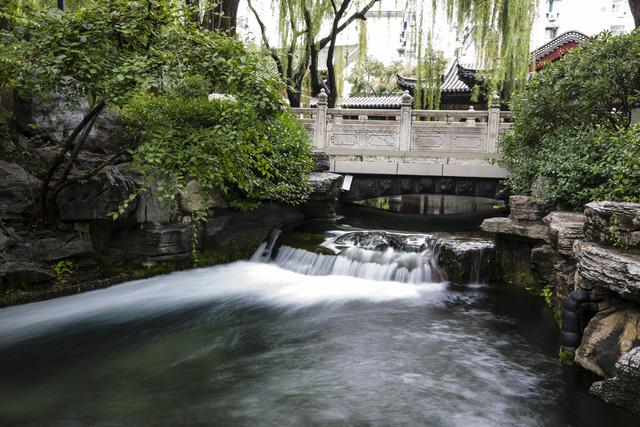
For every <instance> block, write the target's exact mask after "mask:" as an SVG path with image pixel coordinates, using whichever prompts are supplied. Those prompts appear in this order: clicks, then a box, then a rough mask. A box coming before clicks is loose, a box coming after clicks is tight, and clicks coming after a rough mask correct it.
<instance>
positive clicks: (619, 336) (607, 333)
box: [575, 301, 640, 378]
mask: <svg viewBox="0 0 640 427" xmlns="http://www.w3.org/2000/svg"><path fill="white" fill-rule="evenodd" d="M639 345H640V308H639V307H638V306H637V305H635V304H633V303H629V302H624V301H618V302H616V303H613V304H611V305H610V306H609V307H608V308H606V309H604V310H602V311H600V312H599V313H598V314H596V315H595V316H594V317H593V318H592V319H591V321H590V322H589V324H588V325H587V327H586V329H585V330H584V334H583V337H582V342H581V344H580V346H579V347H578V349H577V351H576V357H575V361H576V362H577V363H578V364H580V365H581V366H582V367H583V368H585V369H588V370H590V371H592V372H594V373H596V374H597V375H600V376H601V377H605V378H609V377H612V376H614V375H615V363H616V361H617V360H618V359H619V358H620V357H621V356H622V355H623V354H625V353H627V352H628V351H630V350H631V349H632V348H633V347H637V346H639Z"/></svg>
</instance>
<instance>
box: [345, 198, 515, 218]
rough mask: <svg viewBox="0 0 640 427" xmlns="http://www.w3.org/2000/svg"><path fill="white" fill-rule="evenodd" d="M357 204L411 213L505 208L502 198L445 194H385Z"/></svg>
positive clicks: (432, 213)
mask: <svg viewBox="0 0 640 427" xmlns="http://www.w3.org/2000/svg"><path fill="white" fill-rule="evenodd" d="M355 204H356V205H360V206H364V207H368V208H374V209H382V210H386V211H391V212H398V213H404V214H411V215H457V214H474V213H489V212H493V211H499V210H501V209H504V207H505V205H504V202H503V201H501V200H496V199H490V198H484V197H472V196H454V195H444V194H409V195H404V196H385V197H376V198H373V199H366V200H361V201H358V202H355Z"/></svg>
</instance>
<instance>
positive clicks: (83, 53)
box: [3, 0, 309, 214]
mask: <svg viewBox="0 0 640 427" xmlns="http://www.w3.org/2000/svg"><path fill="white" fill-rule="evenodd" d="M183 16H184V15H183V14H182V13H181V11H180V10H179V8H178V7H177V6H176V4H175V2H174V1H172V0H113V1H109V2H92V3H91V4H90V5H89V6H88V7H83V8H78V9H74V10H70V11H69V12H67V13H62V12H56V11H53V12H52V11H33V13H32V15H31V16H30V19H28V20H26V21H24V22H23V23H21V24H19V25H18V26H17V27H16V28H15V29H13V30H12V31H11V33H8V32H6V31H5V32H4V33H3V36H7V37H8V39H7V40H10V43H9V45H8V46H7V47H8V49H9V50H10V51H11V57H12V62H11V67H12V69H13V71H15V72H14V73H13V74H12V76H15V77H14V78H13V81H12V82H11V84H12V85H13V86H15V88H16V90H17V91H18V93H19V94H21V95H22V96H25V97H40V98H46V97H47V96H48V95H50V94H51V93H59V94H63V95H64V96H65V97H67V98H70V99H72V98H76V99H78V98H81V97H86V98H87V99H88V101H89V104H90V109H89V111H88V113H87V114H86V115H85V116H84V118H83V119H82V121H81V122H80V123H79V124H78V126H77V127H76V128H75V129H74V130H73V132H72V133H71V134H70V135H69V136H68V137H67V138H66V139H65V140H64V141H54V142H55V143H56V144H57V145H58V147H59V150H58V154H57V155H56V156H55V158H54V160H53V161H52V162H51V164H50V165H49V167H48V170H47V171H46V173H45V174H44V176H43V184H42V190H41V193H40V196H39V199H40V208H41V213H43V214H44V213H45V212H49V213H50V211H51V210H50V209H48V207H49V206H50V201H51V200H52V199H53V197H54V196H55V195H56V194H57V193H58V192H59V191H60V190H61V189H62V188H64V187H65V186H68V185H69V184H70V183H73V182H76V181H78V180H84V179H88V178H89V177H91V176H92V175H93V174H95V173H97V172H99V171H100V170H101V169H102V168H104V167H105V166H106V165H107V164H109V163H111V162H114V161H116V160H117V159H118V157H119V155H120V153H118V154H116V155H115V156H113V157H112V158H110V159H108V160H107V161H106V162H105V163H103V164H101V165H99V166H98V167H96V168H95V169H93V170H91V171H88V172H86V173H83V174H81V175H78V174H77V173H74V174H72V171H75V159H76V158H77V157H78V155H79V153H80V151H81V150H82V146H83V144H84V142H85V140H86V138H87V135H88V133H89V131H90V130H91V127H92V126H93V124H94V123H95V120H96V118H97V117H98V115H99V114H101V112H103V111H104V109H105V108H107V107H112V108H116V109H117V108H121V107H124V108H125V111H131V110H132V108H133V109H134V110H135V108H134V107H132V106H131V105H133V106H138V107H139V108H138V110H139V111H140V112H144V111H146V110H145V108H144V106H146V105H153V106H158V110H159V111H166V110H163V109H162V108H160V107H161V105H159V104H158V101H154V100H153V99H154V98H153V97H154V96H155V97H163V96H165V95H166V93H168V92H170V91H174V92H171V93H173V94H174V95H172V96H173V97H174V98H177V97H176V96H175V88H176V87H178V86H179V84H180V82H183V81H186V80H189V79H190V78H198V79H200V80H201V83H202V84H201V87H200V91H199V92H198V95H199V96H205V95H206V94H207V93H210V92H221V93H226V94H229V95H232V96H234V97H235V99H236V102H235V103H223V104H220V105H222V106H220V105H218V103H212V107H211V108H213V107H214V106H217V107H218V110H214V111H212V110H211V109H207V108H205V107H206V106H208V105H209V104H207V102H208V101H206V97H205V98H204V100H205V101H204V102H200V103H195V104H194V108H190V107H189V106H188V105H187V104H188V102H187V101H185V102H187V104H185V102H183V103H182V104H181V106H182V107H183V113H184V115H185V122H186V121H187V117H188V118H189V120H191V121H192V122H197V121H198V120H201V121H202V126H201V127H203V129H202V130H203V133H202V135H201V136H200V140H201V141H202V138H205V137H207V136H210V137H212V138H214V137H215V138H217V139H216V140H212V141H209V142H208V143H207V144H208V145H206V144H205V145H202V149H203V150H202V151H200V152H199V151H197V150H193V151H190V152H189V153H190V155H191V156H193V162H199V161H200V162H202V164H205V163H206V162H205V161H204V159H205V158H211V157H216V156H222V154H221V153H222V151H218V149H217V148H216V147H217V145H216V141H218V140H219V141H223V139H221V138H222V137H221V135H222V134H220V133H219V132H220V129H225V131H226V140H227V141H228V140H229V139H231V140H233V141H231V142H229V144H231V145H232V146H233V144H236V146H238V147H244V148H243V149H246V150H250V148H249V147H248V145H250V143H251V142H254V143H256V147H261V144H263V145H264V144H266V146H269V144H271V146H270V147H271V148H270V149H271V151H272V152H278V149H279V148H278V147H279V142H278V140H279V138H280V136H278V132H284V133H286V134H288V135H289V136H287V138H288V139H287V141H289V142H290V144H289V148H287V149H286V150H285V151H286V152H290V153H291V156H292V164H295V165H296V167H297V170H296V171H295V173H296V175H295V177H296V178H299V177H300V176H301V175H304V174H305V173H306V172H308V170H309V164H308V159H307V157H305V156H306V155H307V154H308V141H307V138H306V134H303V133H302V132H301V129H302V128H301V127H300V125H298V127H295V126H296V124H295V123H293V122H290V121H287V120H288V119H287V116H286V111H285V104H284V102H283V100H282V98H281V96H280V94H279V92H278V90H279V88H280V87H281V82H280V81H279V79H278V77H277V76H275V75H272V74H270V73H269V72H268V70H265V67H264V62H263V58H262V57H260V56H256V55H253V54H250V53H249V52H247V51H246V50H245V49H244V47H243V46H242V45H241V44H240V43H239V42H238V41H237V40H235V39H233V38H229V37H225V36H223V35H221V34H218V33H216V32H211V31H208V30H205V29H203V28H202V26H200V25H195V24H194V23H192V22H191V21H190V20H188V19H183ZM7 56H9V55H8V54H7ZM149 97H151V98H149ZM179 98H180V99H187V100H188V101H191V98H190V96H186V95H185V96H181V97H179ZM162 99H163V100H164V101H166V102H167V103H169V104H170V105H169V106H170V107H171V108H173V110H170V111H167V113H166V114H167V117H165V118H164V119H166V120H167V123H174V124H175V125H176V126H175V127H176V130H175V131H173V132H171V129H166V130H167V132H166V133H165V134H164V136H163V137H162V138H160V137H158V138H154V135H156V136H157V135H158V134H157V133H155V132H156V131H157V126H156V124H158V123H159V121H158V120H156V121H154V120H151V119H149V120H147V122H146V123H147V124H148V125H149V126H150V129H149V132H148V133H147V131H146V130H145V129H144V128H135V123H134V122H133V121H129V123H130V124H132V127H133V128H135V129H136V132H135V133H134V134H133V135H132V136H133V139H132V142H133V145H132V147H130V150H132V151H130V152H131V154H132V155H133V157H134V158H135V159H138V161H137V164H138V166H140V168H141V172H142V173H143V175H144V174H147V175H148V176H147V178H149V179H148V180H147V182H150V181H152V180H154V179H156V178H158V177H160V176H169V177H173V178H175V179H173V181H171V182H170V183H169V186H170V187H171V188H172V189H173V190H176V189H178V188H179V187H180V185H183V184H184V183H185V182H186V181H188V180H190V179H195V180H196V181H199V180H201V181H202V183H201V184H202V186H203V187H204V188H205V189H208V188H209V184H211V185H213V183H214V180H212V179H210V178H209V177H208V175H206V171H204V170H203V169H201V168H200V169H199V168H191V167H187V166H186V165H185V164H184V163H182V162H174V163H171V162H169V163H163V162H161V163H159V164H155V169H152V168H145V167H144V166H145V165H147V164H149V163H148V162H152V161H153V159H154V158H158V155H155V157H154V154H153V149H150V148H149V147H153V146H154V144H157V147H156V148H158V149H160V147H162V146H163V144H164V145H166V144H169V143H173V144H175V147H173V148H174V149H176V150H179V149H180V147H181V144H182V142H183V141H182V139H181V138H183V137H185V135H186V134H185V132H187V130H185V129H187V128H188V129H189V131H190V132H194V133H197V131H198V129H200V128H199V127H198V126H196V125H194V126H192V127H188V126H186V125H185V126H184V128H183V129H180V126H178V124H179V123H180V120H179V119H178V118H177V117H175V116H172V114H174V112H175V111H176V110H177V109H178V107H177V106H176V105H174V104H171V103H170V101H171V99H170V98H166V96H165V98H162ZM214 104H215V105H214ZM222 110H224V114H223V111H222ZM136 111H137V110H136ZM212 112H217V113H220V118H219V119H218V121H217V122H215V123H214V122H211V121H207V120H206V118H205V117H198V114H201V115H206V114H210V113H212ZM234 113H237V114H245V115H246V117H250V118H251V120H252V121H253V124H254V128H249V127H246V126H245V127H243V128H241V129H240V130H237V131H233V124H234V123H237V122H236V121H234V120H235V119H234ZM158 114H159V113H158ZM153 117H158V116H157V115H156V116H153ZM171 120H173V122H171ZM160 121H162V119H160ZM205 127H214V128H216V129H218V130H217V131H216V132H213V131H211V129H206V130H207V132H209V133H207V132H204V130H205V129H204V128H205ZM178 130H180V132H178ZM163 132H164V129H163ZM170 136H171V137H170ZM194 138H195V136H194ZM265 141H269V144H267V143H266V142H265ZM203 144H204V142H203ZM220 144H221V146H222V145H223V143H222V142H220ZM243 144H247V146H245V145H243ZM296 144H297V145H296ZM284 145H287V144H284ZM291 146H296V150H293V149H291ZM138 150H140V151H138ZM167 150H168V149H167ZM256 150H257V151H256V152H255V153H253V154H252V155H253V156H254V157H253V159H254V160H255V162H254V161H253V160H252V161H251V162H249V165H250V166H255V167H256V168H257V173H258V174H260V176H261V177H264V179H269V180H271V182H273V183H274V185H275V186H277V185H279V184H282V183H288V184H289V185H290V187H291V188H289V190H290V193H291V194H293V196H292V197H291V199H290V200H289V201H291V202H293V203H295V202H297V201H299V200H300V197H302V196H301V194H302V193H304V192H305V191H306V186H305V185H306V184H305V182H304V180H302V182H300V180H297V181H295V184H293V183H292V182H293V181H294V180H289V179H288V177H287V176H286V174H285V173H283V172H281V171H282V169H281V168H274V169H275V171H278V173H275V171H274V175H273V176H272V175H271V172H268V171H269V169H270V168H271V167H269V168H267V166H266V165H265V164H264V159H265V156H266V155H267V154H265V153H267V152H268V151H266V150H267V149H266V148H265V149H263V148H256ZM305 150H306V151H305ZM165 152H168V151H165ZM140 153H144V155H142V154H140ZM145 156H148V159H146V160H144V161H143V160H141V159H144V158H145ZM296 156H298V157H299V158H301V159H302V160H300V162H301V163H296V159H297V158H298V157H296ZM243 158H245V159H246V157H243ZM276 158H277V159H279V160H280V161H283V158H282V157H276ZM256 162H257V163H256ZM260 162H263V163H260ZM305 162H307V163H305ZM258 163H259V165H258ZM235 165H236V166H238V165H237V164H235ZM256 165H258V166H256ZM229 168H231V169H232V168H233V165H231V166H229ZM261 168H262V169H261ZM222 169H224V168H222ZM76 172H77V171H76ZM245 172H246V170H244V169H237V170H236V173H238V174H244V173H245ZM262 172H264V174H263V173H262ZM152 173H153V176H152V175H151V174H152ZM70 176H72V177H71V178H70ZM178 178H179V179H178ZM255 179H257V180H260V179H262V178H260V177H258V178H255ZM238 180H240V178H238ZM215 182H216V183H218V184H220V183H221V181H220V180H218V181H215ZM258 184H260V183H256V182H252V183H251V185H249V184H241V183H240V184H238V185H237V187H238V194H239V195H242V194H243V191H244V194H245V195H250V199H251V200H252V201H253V200H255V199H256V197H255V193H252V192H251V191H252V189H253V188H258V187H259V185H258ZM283 185H284V184H283ZM263 187H264V188H267V187H268V186H263ZM268 188H269V189H270V190H269V191H267V190H265V197H266V198H268V197H271V196H273V197H274V198H275V199H277V200H283V201H284V200H287V198H286V196H284V195H283V194H284V193H283V192H280V193H278V191H276V190H273V189H272V187H268ZM221 190H222V191H225V190H226V188H225V187H223V188H222V189H221ZM245 190H246V191H245ZM256 191H257V190H256ZM299 196H300V197H299Z"/></svg>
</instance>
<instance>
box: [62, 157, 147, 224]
mask: <svg viewBox="0 0 640 427" xmlns="http://www.w3.org/2000/svg"><path fill="white" fill-rule="evenodd" d="M125 168H126V165H120V166H108V167H106V168H104V170H102V171H101V172H100V173H98V174H97V175H95V176H93V177H92V178H91V179H89V180H88V181H86V182H77V183H74V184H72V185H69V186H68V187H66V188H64V189H63V190H62V191H60V193H59V194H58V196H57V198H56V205H57V207H58V213H59V215H60V218H61V219H62V220H63V221H104V222H107V221H111V218H110V217H109V213H111V212H114V211H117V210H118V208H119V207H120V206H121V204H122V203H123V201H124V200H125V199H126V198H127V196H129V194H131V192H132V191H133V188H134V181H133V179H132V177H131V176H129V175H127V174H126V172H124V171H125ZM135 208H136V201H135V200H134V201H132V202H131V203H129V205H128V206H127V208H126V211H125V212H124V213H123V214H122V215H121V216H127V215H128V214H129V213H130V212H132V211H134V210H135Z"/></svg>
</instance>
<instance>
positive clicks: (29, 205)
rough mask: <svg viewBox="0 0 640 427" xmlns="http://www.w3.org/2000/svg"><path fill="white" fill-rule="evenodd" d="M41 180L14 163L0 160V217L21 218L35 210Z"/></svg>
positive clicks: (4, 219)
mask: <svg viewBox="0 0 640 427" xmlns="http://www.w3.org/2000/svg"><path fill="white" fill-rule="evenodd" d="M40 185H41V182H40V180H39V179H38V178H36V177H35V176H33V175H31V174H30V173H29V172H27V171H26V170H24V169H23V168H22V167H21V166H20V165H18V164H16V163H9V162H6V161H4V160H0V218H2V220H3V221H12V220H23V219H24V217H27V216H28V217H31V216H32V215H33V213H34V211H35V208H36V203H35V201H36V200H37V198H38V194H39V192H40Z"/></svg>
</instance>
